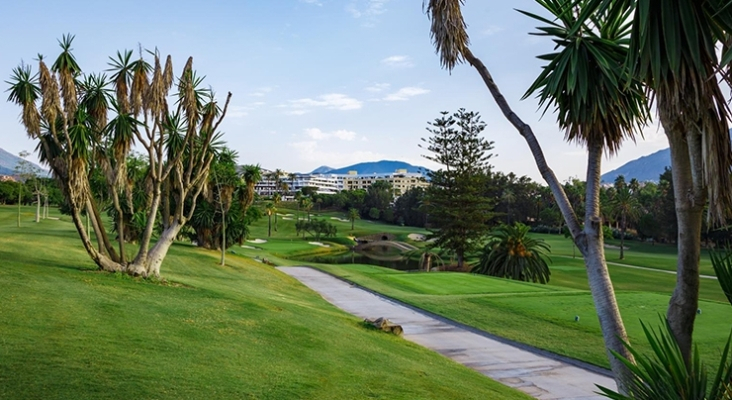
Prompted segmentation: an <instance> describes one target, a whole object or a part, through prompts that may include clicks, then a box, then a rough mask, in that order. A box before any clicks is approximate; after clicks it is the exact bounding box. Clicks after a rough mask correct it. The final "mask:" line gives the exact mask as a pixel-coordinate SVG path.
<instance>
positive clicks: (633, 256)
mask: <svg viewBox="0 0 732 400" xmlns="http://www.w3.org/2000/svg"><path fill="white" fill-rule="evenodd" d="M532 236H534V237H538V238H541V239H544V241H546V242H547V243H548V244H549V245H550V246H551V249H552V254H553V255H565V256H572V254H573V252H572V241H571V239H569V238H565V237H564V235H550V234H537V233H534V234H532ZM605 242H606V244H607V245H609V246H616V247H618V246H620V241H619V240H615V239H610V240H606V241H605ZM625 247H627V249H626V250H625V251H624V253H625V258H624V259H623V260H621V259H620V250H619V249H616V248H605V259H606V260H607V261H608V262H611V263H619V264H628V265H638V266H642V267H646V268H655V269H662V270H666V271H676V260H677V257H676V254H677V251H676V245H670V244H650V243H644V242H640V241H635V240H634V241H626V242H625ZM575 253H576V254H577V255H578V256H579V257H581V256H580V255H579V251H575ZM699 270H700V272H701V274H703V275H714V269H713V268H712V263H711V261H709V252H708V251H707V250H702V256H701V261H700V265H699Z"/></svg>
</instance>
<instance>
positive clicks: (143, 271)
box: [128, 219, 183, 278]
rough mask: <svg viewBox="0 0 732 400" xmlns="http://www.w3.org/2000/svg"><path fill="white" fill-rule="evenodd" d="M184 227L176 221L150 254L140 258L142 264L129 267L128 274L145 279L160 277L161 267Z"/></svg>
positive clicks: (162, 235) (161, 236)
mask: <svg viewBox="0 0 732 400" xmlns="http://www.w3.org/2000/svg"><path fill="white" fill-rule="evenodd" d="M182 227H183V225H182V224H181V223H180V221H178V219H175V220H174V221H173V222H172V223H171V224H170V226H169V227H168V228H167V229H165V230H164V231H163V233H161V234H160V238H159V239H158V241H157V242H156V243H155V245H153V247H152V248H151V249H150V251H149V252H147V253H146V254H145V255H144V256H143V257H139V259H140V261H141V262H139V263H138V262H137V260H135V263H133V264H132V265H130V266H129V268H128V273H130V274H132V275H139V276H143V277H146V278H147V277H151V276H154V277H160V266H161V265H162V264H163V260H164V259H165V256H166V255H167V254H168V250H169V249H170V246H171V245H172V244H173V241H174V240H175V238H176V237H177V236H178V233H179V232H180V230H181V228H182Z"/></svg>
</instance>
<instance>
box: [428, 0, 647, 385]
mask: <svg viewBox="0 0 732 400" xmlns="http://www.w3.org/2000/svg"><path fill="white" fill-rule="evenodd" d="M538 3H539V4H540V5H541V6H542V7H543V8H544V9H545V10H546V11H548V12H549V13H550V14H551V15H552V19H547V18H543V17H540V16H537V15H533V14H530V13H525V12H524V14H526V15H528V16H530V17H532V18H535V19H537V20H539V21H541V22H542V23H543V24H546V25H547V26H546V27H542V28H540V31H541V33H540V35H546V36H551V37H552V39H553V40H554V42H555V43H556V44H557V52H555V53H552V54H548V55H545V56H542V57H541V58H542V59H543V60H546V61H548V65H546V66H545V67H544V69H543V71H542V73H541V74H540V75H539V77H538V78H537V79H536V81H535V82H534V83H533V84H532V86H531V87H530V89H529V90H528V91H527V94H526V96H528V95H531V94H533V93H537V92H538V93H539V95H538V97H539V101H540V103H541V104H542V105H544V106H545V107H546V108H547V109H548V108H549V107H552V108H554V109H555V110H556V112H557V115H558V122H559V125H560V126H561V127H562V128H563V129H565V138H566V139H567V140H569V141H573V142H577V143H579V144H582V145H585V146H586V147H587V149H588V169H587V179H586V182H587V187H586V196H585V199H586V207H585V221H584V222H585V223H584V227H583V226H582V225H581V224H580V221H579V219H578V218H577V215H576V213H575V211H574V209H573V208H572V205H571V204H570V202H569V200H568V198H567V195H566V193H565V192H564V190H563V188H562V186H561V184H560V183H559V181H558V179H557V178H556V176H555V175H554V173H553V171H552V170H551V169H550V168H549V166H548V165H547V162H546V159H545V158H544V154H543V151H542V149H541V146H540V145H539V143H538V141H537V140H536V137H535V135H534V133H533V131H532V129H531V127H530V126H529V125H527V124H526V123H525V122H523V121H522V120H521V119H520V118H519V116H518V115H517V114H516V113H515V112H514V111H513V110H512V109H511V107H510V105H509V104H508V101H507V100H506V98H505V97H504V96H503V94H502V93H501V91H500V89H499V88H498V85H497V84H496V83H495V81H494V80H493V77H492V76H491V74H490V71H489V70H488V68H487V67H486V66H485V64H484V63H483V62H482V61H481V60H480V59H479V58H477V57H476V56H475V55H473V53H472V52H471V51H470V49H469V47H468V43H469V39H468V34H467V31H466V23H465V21H464V19H463V16H462V4H463V1H462V0H429V2H428V6H427V12H428V14H429V15H430V17H431V20H432V27H431V36H432V41H433V43H434V45H435V47H436V49H437V52H438V54H439V55H440V60H441V63H442V65H443V66H444V67H445V68H446V69H448V70H452V69H453V68H454V67H455V65H456V64H458V63H460V62H463V61H467V62H468V63H469V64H470V65H471V66H473V67H474V68H475V69H476V70H477V71H478V73H479V74H480V76H481V77H482V78H483V81H484V82H485V84H486V86H487V88H488V90H489V91H490V93H491V95H492V96H493V98H494V100H495V102H496V103H497V104H498V106H499V108H500V109H501V111H502V112H503V114H504V116H505V117H506V118H507V119H508V120H509V122H511V124H512V125H514V127H515V128H516V129H517V130H518V132H519V133H520V134H521V135H522V136H523V137H524V139H525V140H526V142H527V144H528V146H529V148H530V149H531V151H532V154H533V156H534V160H535V161H536V164H537V167H538V168H539V171H540V172H541V174H542V176H543V177H544V179H545V180H546V182H547V184H548V186H549V187H550V189H551V191H552V194H553V196H554V198H555V201H556V203H557V205H558V206H559V209H560V211H561V213H562V215H563V217H564V219H565V221H566V223H567V227H568V229H569V231H570V233H571V234H572V238H573V240H574V241H575V243H576V244H577V246H578V248H579V249H580V251H581V253H582V254H583V255H584V257H585V265H586V267H587V274H588V281H589V283H590V289H591V292H592V296H593V300H594V303H595V308H596V310H597V315H598V318H599V320H600V326H601V328H602V332H603V337H604V340H605V344H606V346H607V348H608V349H610V350H612V351H615V352H617V353H618V354H620V355H622V356H623V357H625V358H627V359H630V360H632V354H631V353H630V352H629V351H628V350H627V349H626V347H625V346H624V342H626V341H627V334H626V331H625V327H624V324H623V321H622V318H621V317H620V312H619V309H618V305H617V301H616V299H615V294H614V291H613V286H612V282H611V281H610V275H609V273H608V269H607V264H606V263H605V257H604V249H603V237H602V229H601V228H602V227H601V219H600V217H599V209H600V207H599V192H600V190H599V188H600V186H599V183H600V164H601V161H602V154H603V151H605V152H607V153H609V154H614V153H615V152H616V151H617V150H618V149H619V147H620V144H621V142H622V141H623V139H625V138H626V137H630V138H633V137H634V136H633V134H634V132H636V131H637V130H638V128H639V127H640V125H641V123H642V121H643V120H644V119H645V117H646V113H647V111H646V104H645V97H644V96H643V91H642V89H641V86H640V84H639V82H637V81H634V80H631V79H629V77H628V74H627V71H626V70H625V69H624V68H622V64H623V62H624V61H625V58H626V55H627V52H628V49H627V46H626V45H625V38H626V37H627V32H628V31H629V29H630V26H629V25H628V24H626V23H625V21H626V20H627V19H628V18H629V17H630V13H629V12H628V11H627V10H625V9H623V7H612V8H609V9H608V10H607V11H606V12H604V13H594V14H593V18H592V19H591V21H589V22H586V21H585V18H584V16H585V9H584V7H583V6H584V2H576V1H571V0H538ZM573 6H576V7H573ZM609 359H610V365H611V368H612V371H613V373H614V375H615V379H616V382H617V383H618V386H619V387H620V388H621V390H622V389H623V388H624V386H623V381H624V378H626V377H628V376H629V372H628V368H627V366H625V365H624V364H623V363H622V362H620V361H619V360H618V359H617V358H616V357H612V356H610V357H609Z"/></svg>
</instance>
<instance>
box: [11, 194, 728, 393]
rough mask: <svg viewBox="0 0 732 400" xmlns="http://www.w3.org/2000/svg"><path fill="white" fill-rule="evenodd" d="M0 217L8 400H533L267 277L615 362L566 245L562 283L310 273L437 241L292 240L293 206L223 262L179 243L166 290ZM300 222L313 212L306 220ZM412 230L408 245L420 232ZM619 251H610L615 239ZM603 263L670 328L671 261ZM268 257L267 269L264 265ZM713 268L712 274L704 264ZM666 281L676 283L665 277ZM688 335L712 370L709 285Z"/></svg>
mask: <svg viewBox="0 0 732 400" xmlns="http://www.w3.org/2000/svg"><path fill="white" fill-rule="evenodd" d="M33 212H34V210H33V209H31V208H30V207H28V208H24V209H23V213H22V215H21V221H22V226H21V227H20V228H18V227H17V226H16V213H17V209H16V208H14V207H0V260H2V261H1V262H0V343H1V345H0V398H16V399H32V398H40V397H43V398H49V399H50V398H70V397H73V398H88V399H100V398H121V397H122V398H160V399H166V398H170V399H174V398H175V399H178V398H201V397H215V398H258V399H259V398H261V399H279V398H309V399H328V398H332V399H336V398H384V399H386V398H389V399H393V398H397V399H414V398H433V399H463V398H476V399H485V398H501V399H523V398H528V397H527V396H526V395H524V394H522V393H519V392H518V391H515V390H513V389H510V388H508V387H505V386H503V385H500V384H498V383H496V382H494V381H492V380H491V379H489V378H486V377H485V376H482V375H480V374H479V373H477V372H474V371H472V370H470V369H468V368H466V367H463V366H461V365H459V364H457V363H454V362H453V361H451V360H449V359H447V358H445V357H443V356H441V355H439V354H437V353H434V352H431V351H428V350H426V349H424V348H421V347H419V346H417V345H415V344H412V343H410V342H407V341H405V340H403V339H401V338H400V337H397V336H394V335H390V334H387V333H383V332H379V331H376V330H372V329H369V328H367V327H366V326H365V325H364V324H363V323H362V322H361V321H360V320H359V319H357V318H355V317H353V316H350V315H348V314H346V313H344V312H342V311H340V310H338V309H336V308H335V307H333V306H331V305H330V304H329V303H327V302H326V301H325V300H323V299H322V298H321V297H320V296H319V295H318V294H316V293H314V292H312V291H311V290H309V289H307V288H306V287H304V286H303V285H301V284H300V283H299V282H297V281H296V280H294V279H292V278H290V277H288V276H286V275H285V274H283V273H281V272H279V271H277V270H276V269H274V268H272V266H271V264H273V265H303V264H307V265H309V266H312V267H314V268H317V269H320V270H323V271H326V272H328V273H330V274H333V275H336V276H339V277H341V278H343V279H346V280H348V281H350V282H353V283H355V284H358V285H360V286H363V287H366V288H368V289H371V290H374V291H376V292H379V293H382V294H384V295H386V296H389V297H392V298H395V299H397V300H400V301H402V302H404V303H407V304H410V305H412V306H416V307H418V308H421V309H424V310H427V311H429V312H432V313H435V314H438V315H441V316H443V317H445V318H448V319H451V320H454V321H458V322H460V323H463V324H466V325H470V326H473V327H475V328H478V329H481V330H484V331H486V332H489V333H491V334H494V335H498V336H501V337H504V338H507V339H509V340H512V341H516V342H520V343H523V344H527V345H529V346H533V347H536V348H539V349H542V350H546V351H549V352H553V353H556V354H559V355H562V356H566V357H569V358H573V359H577V360H581V361H584V362H587V363H591V364H595V365H598V366H601V367H607V357H606V354H605V350H604V346H603V342H602V335H601V332H600V328H599V324H598V321H597V317H596V315H595V312H594V306H593V303H592V298H591V295H590V293H589V291H588V288H587V279H586V276H585V273H584V266H583V262H582V260H581V259H580V258H579V257H577V258H573V257H572V252H573V251H572V245H571V242H570V241H569V239H565V238H564V237H563V236H560V235H538V236H539V237H541V238H543V239H545V240H546V241H547V242H548V243H549V244H550V245H551V249H552V252H551V258H552V264H551V266H550V268H551V273H552V275H551V281H550V283H549V284H547V285H539V284H532V283H524V282H517V281H510V280H505V279H498V278H492V277H487V276H483V275H475V274H469V273H457V272H404V271H398V270H395V269H389V268H383V267H379V266H375V265H369V264H325V263H303V262H302V261H299V259H300V258H307V257H310V256H313V255H327V254H329V253H333V252H343V251H347V250H348V246H349V245H351V244H352V243H353V240H352V239H351V238H352V237H354V236H355V237H359V236H368V235H373V234H376V233H382V232H383V233H389V234H392V235H394V237H395V240H396V241H400V242H403V243H408V244H409V245H411V246H414V247H417V248H423V247H424V246H425V245H426V243H425V242H423V241H414V240H411V239H410V234H426V233H427V232H425V231H422V230H419V229H415V228H410V227H400V226H394V225H385V224H381V223H377V222H371V221H366V220H357V221H355V223H354V229H353V230H351V222H350V221H346V220H344V219H343V218H342V215H341V214H339V213H336V212H323V213H320V215H318V216H317V217H316V216H312V217H311V218H326V219H328V220H329V221H332V223H334V224H336V226H337V228H338V233H337V235H336V236H335V237H333V238H319V240H317V241H316V240H315V238H313V237H310V236H307V237H302V236H298V235H296V232H295V229H294V223H295V219H296V218H297V217H296V216H295V217H294V218H293V217H292V216H289V215H291V214H296V211H294V210H288V209H283V210H282V211H281V212H280V213H281V214H280V216H279V218H278V222H277V231H272V235H271V236H269V237H268V236H267V232H268V226H267V225H268V220H267V218H266V217H265V218H262V219H260V220H258V221H257V222H256V223H254V224H253V225H252V226H251V227H250V232H249V239H248V240H247V242H245V243H244V244H243V245H242V246H234V247H232V248H230V249H229V250H228V251H227V253H226V265H225V266H220V265H218V263H219V257H220V252H217V251H209V250H202V249H199V248H196V247H194V246H193V245H191V244H190V243H185V242H178V243H176V244H175V245H174V246H173V247H172V249H171V252H170V254H169V256H168V258H166V260H165V263H164V265H163V269H162V271H161V273H162V278H161V279H147V280H146V279H139V278H133V277H130V276H129V275H126V274H119V273H117V274H113V273H107V272H100V271H98V270H97V268H96V266H95V265H94V264H93V263H92V262H91V261H90V260H89V259H88V257H87V256H86V253H85V252H84V250H83V248H82V246H81V244H80V242H79V240H78V234H77V233H76V230H75V229H74V226H73V224H72V223H71V222H70V219H69V217H68V216H64V215H61V214H60V213H58V211H55V210H54V211H53V212H52V213H51V217H52V218H49V219H44V220H41V222H40V223H34V222H33V218H34V214H33ZM300 217H301V218H305V216H304V215H301V216H300ZM417 236H418V235H416V236H415V235H412V237H417ZM610 244H611V245H613V244H614V243H610ZM627 246H628V249H627V250H626V254H627V256H626V260H624V261H623V263H625V264H628V265H636V266H641V267H646V268H648V269H636V268H631V267H628V266H623V265H618V264H615V263H614V261H613V258H614V257H616V255H615V254H614V252H613V250H611V249H608V253H607V257H608V261H610V262H611V264H610V266H609V268H610V273H611V275H612V279H613V283H614V285H615V289H616V291H617V297H618V301H619V303H620V308H621V312H622V315H623V318H624V320H625V322H626V326H627V329H628V331H629V335H630V338H631V341H632V342H633V343H634V345H636V346H639V348H641V349H646V347H647V345H646V344H645V342H644V341H643V336H642V330H641V325H640V321H645V322H646V323H649V324H650V325H651V326H656V325H657V324H658V322H659V315H663V313H664V312H665V308H666V306H667V303H668V299H669V294H670V293H671V291H672V288H673V285H674V280H675V276H674V275H672V274H669V273H667V271H669V270H673V268H674V262H675V259H674V249H673V247H670V246H661V245H656V246H653V245H650V244H641V243H635V242H631V243H628V244H627ZM265 260H266V261H267V263H265V262H263V261H265ZM702 269H703V270H704V273H711V267H710V265H709V262H708V259H705V260H704V261H703V263H702ZM664 271H666V272H664ZM701 297H702V302H701V306H700V309H701V310H700V311H701V314H700V315H699V316H698V319H697V324H696V329H695V339H696V343H697V344H698V346H699V350H700V352H701V353H700V354H701V356H702V358H703V359H704V360H705V361H706V362H708V363H714V364H716V363H717V362H718V359H719V354H720V351H721V347H722V346H723V343H724V342H725V340H726V338H727V336H728V335H729V329H730V321H732V308H730V307H729V305H728V304H725V303H724V301H725V298H724V295H723V293H722V291H721V289H720V288H719V286H718V284H717V282H716V280H714V279H703V280H702V288H701Z"/></svg>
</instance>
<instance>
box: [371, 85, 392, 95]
mask: <svg viewBox="0 0 732 400" xmlns="http://www.w3.org/2000/svg"><path fill="white" fill-rule="evenodd" d="M390 87H391V85H390V84H388V83H374V84H373V85H371V86H369V87H367V88H366V91H367V92H371V93H379V92H383V91H384V90H387V89H389V88H390Z"/></svg>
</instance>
